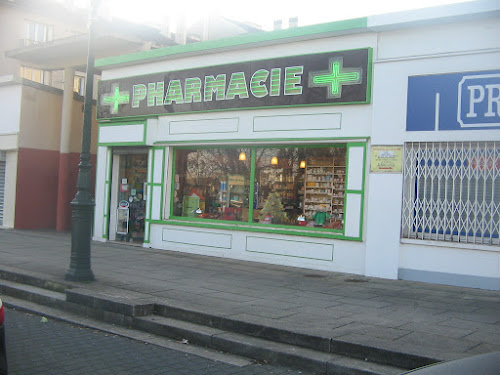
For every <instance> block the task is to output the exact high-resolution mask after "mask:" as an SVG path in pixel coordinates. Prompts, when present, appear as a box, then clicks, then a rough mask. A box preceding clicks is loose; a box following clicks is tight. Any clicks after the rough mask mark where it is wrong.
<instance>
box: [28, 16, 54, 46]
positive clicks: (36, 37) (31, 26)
mask: <svg viewBox="0 0 500 375" xmlns="http://www.w3.org/2000/svg"><path fill="white" fill-rule="evenodd" d="M52 39H53V27H52V26H48V25H44V24H41V23H37V22H27V23H26V38H25V39H24V42H25V43H24V44H25V46H26V47H27V46H31V45H33V44H39V43H45V42H50V41H51V40H52Z"/></svg>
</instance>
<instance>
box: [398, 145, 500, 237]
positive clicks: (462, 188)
mask: <svg viewBox="0 0 500 375" xmlns="http://www.w3.org/2000/svg"><path fill="white" fill-rule="evenodd" d="M403 176H404V187H403V189H404V191H403V210H402V223H401V225H402V227H401V235H402V237H403V238H415V239H424V240H425V239H427V240H437V241H452V242H465V243H476V244H485V245H498V244H499V234H500V142H445V143H435V142H415V143H407V144H406V147H405V160H404V172H403Z"/></svg>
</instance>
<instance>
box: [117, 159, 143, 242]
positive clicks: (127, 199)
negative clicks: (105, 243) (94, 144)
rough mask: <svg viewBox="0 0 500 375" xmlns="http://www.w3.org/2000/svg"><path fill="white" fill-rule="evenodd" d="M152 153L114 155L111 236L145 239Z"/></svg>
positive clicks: (134, 239) (134, 240) (140, 240)
mask: <svg viewBox="0 0 500 375" xmlns="http://www.w3.org/2000/svg"><path fill="white" fill-rule="evenodd" d="M147 175H148V155H147V154H145V153H130V154H123V155H114V158H113V178H112V179H113V183H112V191H113V192H112V197H111V207H110V226H109V230H110V236H109V238H110V240H115V241H126V242H132V243H143V242H144V219H145V216H146V199H147V191H146V181H147Z"/></svg>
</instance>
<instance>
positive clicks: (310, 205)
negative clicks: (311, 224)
mask: <svg viewBox="0 0 500 375" xmlns="http://www.w3.org/2000/svg"><path fill="white" fill-rule="evenodd" d="M345 168H346V167H345V160H344V159H341V160H338V158H334V157H332V158H318V157H316V158H310V159H308V160H307V164H306V171H305V179H304V208H303V214H304V216H306V218H308V219H309V220H313V218H314V217H315V216H316V214H317V213H318V212H324V213H325V214H326V215H327V216H328V220H327V221H326V222H325V223H324V224H322V225H323V226H328V223H330V224H331V223H333V222H335V225H336V228H341V227H342V225H343V216H344V204H345V202H344V195H345V191H344V190H345Z"/></svg>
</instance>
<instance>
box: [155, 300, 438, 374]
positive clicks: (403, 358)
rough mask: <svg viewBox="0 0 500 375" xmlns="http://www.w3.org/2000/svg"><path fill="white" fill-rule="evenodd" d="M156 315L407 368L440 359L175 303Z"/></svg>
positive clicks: (157, 308) (159, 309)
mask: <svg viewBox="0 0 500 375" xmlns="http://www.w3.org/2000/svg"><path fill="white" fill-rule="evenodd" d="M155 314H156V315H158V316H164V317H168V318H173V319H177V320H182V321H187V322H192V323H196V324H200V325H205V326H209V327H212V328H215V329H219V330H223V331H225V332H234V333H241V334H245V335H248V336H252V337H256V338H260V339H265V340H271V341H275V342H279V343H284V344H289V345H293V346H298V347H302V348H307V349H312V350H315V351H319V352H325V353H332V354H339V355H342V356H348V357H350V358H357V359H361V360H363V361H364V360H368V361H369V362H373V363H379V364H382V365H389V366H395V367H400V368H406V369H413V368H416V367H421V366H425V365H428V364H431V363H435V362H436V360H435V359H433V358H428V357H425V356H420V355H416V354H413V353H407V352H404V351H402V350H399V351H398V350H394V349H389V348H381V347H376V346H374V345H372V346H367V345H361V344H356V343H352V342H348V341H343V340H339V339H332V338H329V337H323V336H319V335H317V336H314V335H310V334H305V333H302V332H299V331H298V330H297V331H291V330H288V329H284V328H278V327H273V326H269V325H265V324H260V323H258V322H256V321H252V322H249V321H242V320H235V319H231V318H229V317H224V316H217V315H213V314H210V313H206V312H203V311H193V310H188V309H184V308H180V307H176V306H172V305H164V304H156V305H155Z"/></svg>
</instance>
